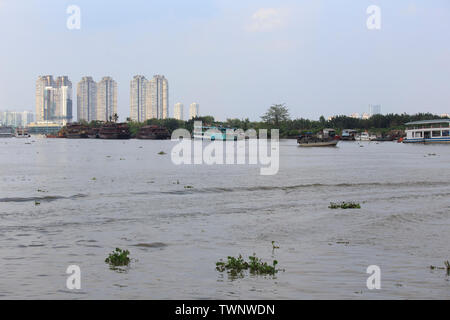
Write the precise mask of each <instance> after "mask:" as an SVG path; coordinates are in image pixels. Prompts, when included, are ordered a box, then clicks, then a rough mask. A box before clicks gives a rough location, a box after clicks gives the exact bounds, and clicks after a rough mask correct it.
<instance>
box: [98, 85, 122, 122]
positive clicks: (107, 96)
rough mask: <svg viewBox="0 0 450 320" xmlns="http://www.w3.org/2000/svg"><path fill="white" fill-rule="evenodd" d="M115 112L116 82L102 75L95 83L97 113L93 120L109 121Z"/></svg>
mask: <svg viewBox="0 0 450 320" xmlns="http://www.w3.org/2000/svg"><path fill="white" fill-rule="evenodd" d="M114 114H117V82H116V81H114V80H113V78H111V77H103V79H102V80H101V81H100V82H99V83H98V84H97V115H96V118H95V120H99V121H110V120H112V119H113V118H114Z"/></svg>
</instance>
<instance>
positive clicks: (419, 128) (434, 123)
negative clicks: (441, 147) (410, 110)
mask: <svg viewBox="0 0 450 320" xmlns="http://www.w3.org/2000/svg"><path fill="white" fill-rule="evenodd" d="M406 126H407V130H406V138H405V139H403V142H404V143H425V144H428V143H450V119H441V120H440V119H438V120H427V121H415V122H408V123H407V124H406Z"/></svg>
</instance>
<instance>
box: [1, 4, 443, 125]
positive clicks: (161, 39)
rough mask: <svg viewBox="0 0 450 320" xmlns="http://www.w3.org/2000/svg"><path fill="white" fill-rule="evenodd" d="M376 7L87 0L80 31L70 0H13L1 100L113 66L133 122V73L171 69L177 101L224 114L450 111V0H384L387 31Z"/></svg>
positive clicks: (20, 99)
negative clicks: (50, 78) (371, 25)
mask: <svg viewBox="0 0 450 320" xmlns="http://www.w3.org/2000/svg"><path fill="white" fill-rule="evenodd" d="M370 4H371V3H370V2H367V1H363V2H346V5H340V4H338V3H336V2H333V1H321V2H315V1H302V2H293V1H287V0H280V1H264V2H263V3H261V2H260V1H242V2H239V3H230V2H222V1H208V2H206V1H194V2H193V3H189V5H188V4H186V3H184V2H181V1H175V2H174V3H171V4H170V5H169V4H167V3H166V2H163V1H152V2H151V3H150V2H143V1H137V0H130V1H129V2H127V3H125V2H106V1H103V0H99V1H86V0H79V1H77V5H78V6H79V7H80V9H81V16H82V22H81V28H80V30H69V29H67V27H66V20H67V17H68V15H67V13H66V9H67V3H64V2H49V1H48V0H42V1H40V2H30V3H22V2H20V1H2V5H1V6H0V25H1V26H2V29H3V30H14V34H12V33H7V32H4V33H3V38H4V41H5V43H8V44H9V45H8V50H2V52H0V59H1V60H2V61H5V62H6V61H8V62H10V63H4V64H3V65H2V68H3V69H2V75H0V84H1V85H2V88H3V92H1V94H0V108H1V109H6V108H7V109H10V110H18V109H19V110H20V109H24V108H29V106H33V105H34V96H33V93H32V91H33V90H34V79H36V78H37V76H38V75H40V74H46V73H52V74H69V75H70V77H71V78H72V79H81V77H82V76H83V75H85V74H89V75H91V76H92V77H93V78H94V79H101V77H102V76H103V75H106V74H107V75H110V76H111V77H113V78H114V79H115V80H116V81H117V83H118V85H119V87H118V113H119V116H120V117H121V118H122V119H125V118H126V117H127V115H128V114H129V93H128V88H127V87H128V86H127V83H129V81H130V79H131V78H132V77H133V75H134V74H147V75H150V74H165V76H166V77H167V78H168V79H170V85H171V87H170V88H171V90H170V93H169V94H170V96H169V101H172V102H175V101H198V102H199V103H200V104H201V105H202V106H208V114H211V115H212V116H214V117H215V118H217V119H222V120H224V119H226V118H242V117H248V118H250V119H251V120H258V119H259V117H260V115H261V114H263V113H264V112H265V110H266V109H267V108H268V107H269V106H270V105H272V104H273V103H286V105H288V106H289V108H290V110H291V115H292V116H293V117H294V118H296V117H304V118H311V119H318V118H319V117H320V116H321V115H324V116H327V115H334V114H336V113H340V114H350V113H352V112H354V111H356V110H361V106H367V105H368V103H370V102H372V101H375V102H376V103H379V104H381V105H383V109H384V112H386V113H391V112H392V113H403V112H406V113H417V112H432V113H436V114H441V113H448V112H449V109H450V106H449V98H450V96H449V94H448V92H447V91H448V89H447V86H446V83H448V79H449V74H450V61H449V58H448V52H449V51H450V44H449V43H448V41H446V38H445V34H446V33H445V32H438V31H439V30H441V31H445V30H449V29H450V10H449V7H450V6H449V4H448V1H441V0H437V1H434V2H433V4H429V3H427V2H418V1H406V0H405V1H396V2H392V1H390V2H389V1H384V0H378V1H377V4H378V5H379V6H380V8H381V10H382V17H383V18H382V19H383V21H382V27H381V30H368V29H367V27H366V20H367V13H366V9H367V7H368V5H370ZM19 17H20V18H19ZM326 21H333V22H332V23H331V24H327V23H326ZM37 35H38V36H37ZM219 35H220V36H219ZM148 39H152V41H148ZM61 47H64V48H68V50H64V53H63V54H61V50H59V48H61ZM85 48H90V50H85ZM147 62H149V63H147ZM417 75H421V76H420V77H419V76H417ZM24 79H25V80H24ZM274 81H276V84H274Z"/></svg>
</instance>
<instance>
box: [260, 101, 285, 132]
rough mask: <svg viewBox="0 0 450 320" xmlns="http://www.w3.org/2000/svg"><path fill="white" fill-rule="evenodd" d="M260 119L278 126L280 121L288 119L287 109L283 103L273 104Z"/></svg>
mask: <svg viewBox="0 0 450 320" xmlns="http://www.w3.org/2000/svg"><path fill="white" fill-rule="evenodd" d="M261 119H262V120H263V121H264V122H266V123H267V124H272V125H275V126H276V127H279V125H280V123H281V122H287V121H289V120H290V116H289V110H288V108H287V107H286V105H285V104H274V105H272V106H271V107H270V108H269V110H267V112H266V113H265V114H264V115H263V116H262V117H261Z"/></svg>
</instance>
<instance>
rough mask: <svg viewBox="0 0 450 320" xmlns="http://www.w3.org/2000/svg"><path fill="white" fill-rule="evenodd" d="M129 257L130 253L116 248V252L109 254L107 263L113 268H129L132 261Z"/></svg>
mask: <svg viewBox="0 0 450 320" xmlns="http://www.w3.org/2000/svg"><path fill="white" fill-rule="evenodd" d="M129 255H130V251H128V250H122V249H120V248H116V250H115V251H113V252H112V253H110V254H109V256H108V258H106V260H105V262H106V263H108V264H109V265H110V266H111V267H123V266H128V265H129V264H130V261H131V259H130V258H129V257H128V256H129Z"/></svg>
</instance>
